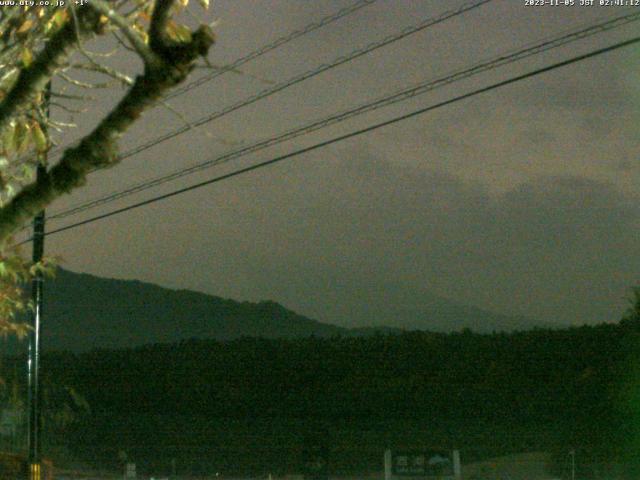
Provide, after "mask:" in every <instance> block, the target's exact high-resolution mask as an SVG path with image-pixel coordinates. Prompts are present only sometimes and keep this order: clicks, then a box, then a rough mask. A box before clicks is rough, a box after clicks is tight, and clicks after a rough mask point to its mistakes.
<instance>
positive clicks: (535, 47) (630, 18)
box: [48, 12, 640, 220]
mask: <svg viewBox="0 0 640 480" xmlns="http://www.w3.org/2000/svg"><path fill="white" fill-rule="evenodd" d="M638 20H640V12H638V13H635V14H629V15H622V16H618V17H615V18H613V19H610V20H607V21H605V22H600V23H597V24H595V25H589V26H587V27H586V28H581V29H579V30H574V31H571V32H568V33H565V34H564V35H561V36H556V37H552V38H550V39H547V40H544V41H542V42H540V43H537V44H532V45H530V46H526V47H524V48H521V49H519V50H511V51H510V52H507V53H503V54H501V55H499V56H498V57H496V58H493V59H491V60H487V61H483V62H479V63H477V64H475V65H473V66H471V67H468V68H466V69H464V70H458V71H455V72H453V73H450V74H447V75H446V76H443V77H441V78H439V79H436V80H429V81H426V82H422V83H420V84H418V85H415V86H412V87H410V88H405V89H403V90H400V91H398V92H395V93H393V94H391V95H386V96H384V97H382V98H379V99H377V100H374V101H372V102H367V103H365V104H363V105H360V106H357V107H355V108H351V109H349V110H346V111H343V112H340V113H337V114H333V115H331V116H329V117H326V118H324V119H321V120H317V121H314V122H312V123H309V124H306V125H304V126H302V127H297V128H295V129H292V130H289V131H287V132H284V133H282V134H280V135H278V136H276V137H271V138H269V139H266V140H262V141H259V142H256V143H254V144H252V145H249V146H246V147H243V148H240V149H237V150H232V151H230V152H226V153H224V154H222V155H221V156H219V157H216V158H214V159H210V160H207V161H205V162H201V163H198V164H196V165H192V166H190V167H187V168H182V169H179V170H177V171H175V172H173V173H170V174H168V175H163V176H160V177H156V178H154V179H150V180H146V181H144V182H141V183H138V184H135V185H133V186H130V187H128V188H126V189H124V190H120V191H117V192H113V193H111V194H109V195H106V196H103V197H101V198H98V199H95V200H92V201H89V202H86V203H84V204H81V205H78V206H76V207H72V208H69V209H67V210H64V211H62V212H59V213H57V214H54V215H51V216H50V217H48V218H49V219H50V220H54V219H60V218H65V217H68V216H70V215H74V214H77V213H80V212H82V211H85V210H89V209H92V208H95V207H97V206H100V205H104V204H107V203H110V202H112V201H115V200H118V199H120V198H124V197H126V196H129V195H132V194H134V193H138V192H141V191H144V190H147V189H149V188H152V187H156V186H159V185H162V184H164V183H167V182H169V181H173V180H175V179H178V178H181V177H183V176H186V175H190V174H192V173H195V172H198V171H202V170H205V169H207V168H211V167H213V166H215V165H219V164H222V163H226V162H229V161H231V160H234V159H237V158H239V157H243V156H245V155H248V154H250V153H255V152H257V151H260V150H263V149H265V148H268V147H271V146H273V145H276V144H279V143H282V142H284V141H288V140H291V139H293V138H296V137H298V136H301V135H306V134H308V133H311V132H314V131H317V130H320V129H322V128H325V127H327V126H330V125H333V124H336V123H339V122H342V121H345V120H347V119H350V118H353V117H355V116H358V115H362V114H364V113H368V112H371V111H374V110H377V109H379V108H382V107H386V106H389V105H392V104H394V103H397V102H400V101H403V100H406V99H408V98H411V97H414V96H417V95H421V94H424V93H427V92H430V91H433V90H435V89H437V88H440V87H443V86H446V85H450V84H452V83H455V82H458V81H461V80H464V79H467V78H470V77H472V76H475V75H478V74H480V73H484V72H487V71H489V70H493V69H495V68H498V67H501V66H504V65H507V64H509V63H513V62H515V61H519V60H522V59H524V58H528V57H530V56H532V55H537V54H539V53H542V52H545V51H548V50H551V49H554V48H558V47H560V46H563V45H566V44H568V43H571V42H574V41H577V40H581V39H584V38H587V37H589V36H592V35H595V34H597V33H601V32H604V31H608V30H611V29H613V28H618V27H620V26H623V25H626V24H629V23H631V22H635V21H638Z"/></svg>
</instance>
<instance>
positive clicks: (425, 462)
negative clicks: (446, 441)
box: [391, 450, 453, 477]
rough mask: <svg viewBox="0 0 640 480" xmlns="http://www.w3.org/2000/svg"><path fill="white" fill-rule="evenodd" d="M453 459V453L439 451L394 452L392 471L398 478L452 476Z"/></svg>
mask: <svg viewBox="0 0 640 480" xmlns="http://www.w3.org/2000/svg"><path fill="white" fill-rule="evenodd" d="M451 457H452V455H451V452H446V451H438V450H425V451H419V452H417V451H416V452H394V454H393V455H392V457H391V458H392V466H391V471H392V472H393V474H394V475H395V476H398V477H427V476H432V477H441V476H452V475H453V459H452V458H451Z"/></svg>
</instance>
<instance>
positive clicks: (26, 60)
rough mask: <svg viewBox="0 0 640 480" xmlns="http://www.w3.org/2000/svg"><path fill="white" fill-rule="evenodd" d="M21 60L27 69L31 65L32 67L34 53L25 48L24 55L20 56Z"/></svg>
mask: <svg viewBox="0 0 640 480" xmlns="http://www.w3.org/2000/svg"><path fill="white" fill-rule="evenodd" d="M20 59H21V60H22V64H23V65H24V66H25V67H28V66H29V65H31V62H33V53H32V52H31V50H30V49H28V48H24V49H23V50H22V54H21V55H20Z"/></svg>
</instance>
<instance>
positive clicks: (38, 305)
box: [27, 82, 51, 480]
mask: <svg viewBox="0 0 640 480" xmlns="http://www.w3.org/2000/svg"><path fill="white" fill-rule="evenodd" d="M50 96H51V82H49V84H47V87H46V90H45V97H44V108H45V112H46V114H47V117H48V116H49V98H50ZM45 128H46V126H45ZM40 160H41V161H40V162H39V163H38V168H37V171H36V181H39V180H41V179H42V177H43V175H45V174H46V168H47V167H46V161H47V156H46V153H44V154H43V156H42V158H41V159H40ZM44 220H45V213H44V210H43V211H41V212H39V213H38V214H37V215H36V216H35V218H34V219H33V257H32V260H33V263H34V264H36V263H38V262H40V261H41V260H42V256H43V253H44ZM43 286H44V275H43V274H42V272H41V271H40V270H37V271H36V273H35V275H34V277H33V280H32V282H31V300H32V302H33V313H32V315H31V327H32V330H31V332H30V333H29V359H28V361H27V368H28V388H29V395H28V399H27V401H28V408H29V436H28V462H29V479H30V480H41V476H42V472H41V452H40V446H41V439H40V427H41V425H42V417H41V412H40V325H41V323H42V303H43V298H44V296H43V295H44V291H43Z"/></svg>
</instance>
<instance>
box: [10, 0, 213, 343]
mask: <svg viewBox="0 0 640 480" xmlns="http://www.w3.org/2000/svg"><path fill="white" fill-rule="evenodd" d="M16 3H18V2H16ZM31 3H32V4H31V5H29V6H18V5H16V6H4V7H3V8H2V9H0V142H1V144H0V334H4V335H6V334H9V333H17V334H19V335H24V333H25V331H26V329H25V327H24V326H23V325H19V324H18V323H16V315H17V314H18V313H20V312H22V311H24V310H25V309H27V308H28V306H29V305H28V302H26V301H25V300H24V298H23V294H22V290H23V288H22V287H23V286H24V285H25V284H26V283H27V282H28V280H29V279H30V278H31V277H32V276H33V274H34V273H35V271H37V270H39V269H48V268H49V264H50V262H49V261H47V262H45V263H43V264H41V265H36V266H34V268H31V266H30V265H29V262H28V261H27V260H25V259H24V258H23V257H22V256H21V255H20V251H19V249H17V248H16V243H15V240H14V238H15V237H14V234H15V233H16V232H17V231H19V230H20V229H21V228H23V227H24V226H25V225H26V224H27V223H28V222H29V221H30V220H31V219H32V218H33V217H34V216H35V215H36V214H37V213H38V212H40V211H41V210H43V209H44V208H45V207H47V206H48V205H50V204H51V203H52V202H53V201H54V200H55V199H56V198H58V197H59V196H61V195H63V194H65V193H69V192H71V191H72V190H74V189H75V188H78V187H80V186H82V185H84V184H85V183H86V176H87V174H88V173H89V172H91V171H94V170H96V169H99V168H105V167H110V166H113V165H115V164H116V163H118V161H119V159H118V151H117V140H118V138H119V137H120V136H121V135H122V134H123V133H124V132H126V130H127V129H128V128H129V127H130V125H131V124H132V123H134V122H135V121H136V120H137V119H138V118H139V116H140V114H142V113H143V112H144V111H145V110H147V109H149V108H151V107H152V106H154V105H155V104H156V103H158V102H159V101H161V99H162V96H163V95H164V94H165V93H166V92H167V91H168V90H170V89H171V88H173V87H174V86H175V85H177V84H179V83H180V82H182V81H184V80H185V79H186V77H187V75H188V74H189V72H190V71H191V70H192V69H193V68H194V66H195V62H196V60H197V59H198V58H199V57H205V56H206V54H207V52H208V49H209V47H210V45H211V44H212V42H213V35H212V33H211V31H210V30H209V28H208V27H206V26H201V27H200V28H198V29H197V30H195V31H192V30H191V29H190V28H189V27H188V26H186V25H184V24H183V23H181V20H180V19H181V18H182V12H183V11H184V10H185V9H187V8H189V4H188V0H180V1H178V2H175V1H173V0H156V1H154V0H132V1H128V0H116V1H109V2H107V1H105V0H92V1H91V2H85V5H83V6H76V5H75V3H76V2H66V6H64V7H62V6H42V5H38V4H37V2H31ZM51 3H54V2H51ZM200 5H201V7H200V8H206V7H207V6H208V5H207V3H206V0H201V1H200ZM201 11H202V10H201ZM114 41H115V42H117V44H118V45H120V47H119V48H125V49H126V50H125V52H126V53H125V54H127V55H132V53H131V52H133V54H135V55H137V56H138V57H139V58H140V59H141V60H142V64H143V67H144V68H143V70H142V72H141V73H139V74H138V75H137V76H135V78H132V76H131V75H130V74H128V73H124V72H120V71H117V70H116V69H114V68H113V67H112V66H110V65H109V62H108V58H107V57H108V56H109V55H106V56H105V55H104V54H98V53H93V52H92V51H90V48H92V46H95V47H96V48H97V49H98V50H101V49H102V50H104V48H103V47H101V45H109V44H112V43H113V42H114ZM91 42H93V43H91ZM113 53H114V52H112V53H111V55H113ZM87 72H90V73H91V74H92V75H93V77H91V78H92V79H95V78H97V77H103V79H104V78H106V79H107V81H106V82H105V81H98V80H91V81H87V80H86V76H87ZM48 85H53V86H52V87H50V88H49V87H48ZM116 85H120V86H125V87H126V88H128V90H127V91H126V93H125V94H124V96H123V97H122V99H121V101H120V102H119V103H118V104H117V105H116V106H115V107H114V108H113V110H112V111H111V112H109V113H108V114H107V115H106V116H105V117H104V119H103V120H102V121H100V122H99V123H98V125H97V126H96V127H95V128H94V129H93V130H92V131H91V132H90V133H88V134H87V135H86V136H85V137H83V138H81V139H80V141H79V142H78V144H77V145H76V146H73V147H70V148H67V149H65V150H64V151H62V155H61V158H60V159H59V160H58V161H57V162H55V163H53V162H49V163H48V164H47V160H46V159H47V154H48V152H50V151H51V149H52V147H54V146H55V144H57V143H59V141H60V140H61V139H63V138H64V136H63V135H64V133H65V132H66V127H68V126H72V124H65V123H62V122H60V121H57V120H55V119H51V118H49V115H48V110H49V107H50V106H51V105H55V106H56V107H59V108H60V109H62V110H65V111H67V112H70V113H71V114H73V115H77V114H80V113H81V110H80V109H78V104H79V105H80V107H82V108H84V109H86V108H87V105H88V103H87V102H88V99H89V97H88V96H87V95H86V93H85V91H91V89H95V88H113V87H115V86H116ZM39 164H43V165H44V166H45V171H43V172H41V174H40V175H39V178H38V179H37V180H36V178H35V176H36V175H35V172H36V169H37V167H38V165H39Z"/></svg>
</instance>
